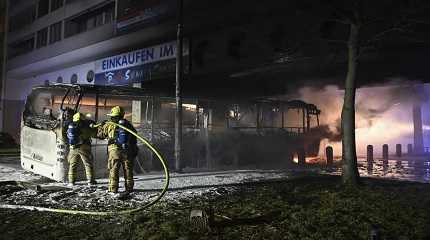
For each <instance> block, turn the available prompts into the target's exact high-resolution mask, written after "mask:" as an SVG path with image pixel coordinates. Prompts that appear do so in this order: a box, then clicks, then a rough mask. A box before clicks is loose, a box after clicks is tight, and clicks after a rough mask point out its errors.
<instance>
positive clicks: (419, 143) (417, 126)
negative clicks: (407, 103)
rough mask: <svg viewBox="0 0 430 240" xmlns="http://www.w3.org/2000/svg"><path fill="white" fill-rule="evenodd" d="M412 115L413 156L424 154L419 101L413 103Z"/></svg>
mask: <svg viewBox="0 0 430 240" xmlns="http://www.w3.org/2000/svg"><path fill="white" fill-rule="evenodd" d="M412 114H413V120H414V154H418V155H420V154H423V153H424V139H423V121H422V114H421V101H420V100H418V99H417V100H415V102H414V106H413V113H412Z"/></svg>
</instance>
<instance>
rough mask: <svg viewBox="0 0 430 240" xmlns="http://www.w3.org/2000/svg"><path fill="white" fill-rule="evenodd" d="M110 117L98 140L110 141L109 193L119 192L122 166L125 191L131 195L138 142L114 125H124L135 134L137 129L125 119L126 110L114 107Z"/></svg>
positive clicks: (101, 127)
mask: <svg viewBox="0 0 430 240" xmlns="http://www.w3.org/2000/svg"><path fill="white" fill-rule="evenodd" d="M108 116H110V120H109V121H107V122H104V123H102V124H101V125H100V126H99V127H98V130H97V137H98V138H102V139H108V155H109V156H108V169H109V188H108V192H111V193H117V192H118V184H119V169H120V167H121V166H122V169H123V172H124V179H125V190H126V193H130V192H132V191H133V187H134V181H133V163H134V158H135V157H136V156H137V150H138V149H137V140H136V137H135V136H134V135H132V134H130V133H129V132H128V131H126V130H125V129H123V128H120V127H118V126H116V125H114V124H112V123H116V124H119V125H122V126H124V127H126V128H127V129H130V130H131V131H133V132H136V129H135V128H134V127H133V126H132V125H131V123H130V122H129V121H127V120H126V119H124V110H123V109H122V108H121V107H119V106H115V107H113V108H112V109H111V113H110V114H108Z"/></svg>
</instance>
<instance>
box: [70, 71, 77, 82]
mask: <svg viewBox="0 0 430 240" xmlns="http://www.w3.org/2000/svg"><path fill="white" fill-rule="evenodd" d="M70 83H72V84H76V83H78V75H77V74H76V73H74V74H73V75H72V77H71V78H70Z"/></svg>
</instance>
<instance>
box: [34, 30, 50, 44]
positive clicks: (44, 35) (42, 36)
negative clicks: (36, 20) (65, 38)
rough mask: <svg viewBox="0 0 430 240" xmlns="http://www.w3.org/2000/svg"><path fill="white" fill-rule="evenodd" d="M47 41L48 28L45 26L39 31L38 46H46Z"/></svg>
mask: <svg viewBox="0 0 430 240" xmlns="http://www.w3.org/2000/svg"><path fill="white" fill-rule="evenodd" d="M47 42H48V28H44V29H42V30H40V31H38V32H37V44H36V48H41V47H44V46H46V44H47Z"/></svg>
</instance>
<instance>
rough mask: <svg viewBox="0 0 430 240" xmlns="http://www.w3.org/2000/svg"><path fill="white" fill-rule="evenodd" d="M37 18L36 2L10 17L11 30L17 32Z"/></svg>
mask: <svg viewBox="0 0 430 240" xmlns="http://www.w3.org/2000/svg"><path fill="white" fill-rule="evenodd" d="M35 19H36V4H32V5H31V6H29V7H27V8H25V9H24V10H22V11H19V12H18V13H17V14H15V15H14V16H10V17H9V32H16V31H18V30H21V29H22V28H23V27H25V26H27V25H29V24H31V23H33V22H34V20H35Z"/></svg>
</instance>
